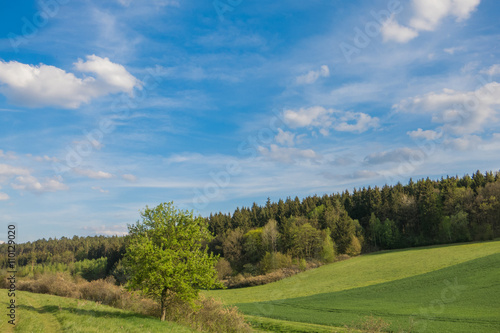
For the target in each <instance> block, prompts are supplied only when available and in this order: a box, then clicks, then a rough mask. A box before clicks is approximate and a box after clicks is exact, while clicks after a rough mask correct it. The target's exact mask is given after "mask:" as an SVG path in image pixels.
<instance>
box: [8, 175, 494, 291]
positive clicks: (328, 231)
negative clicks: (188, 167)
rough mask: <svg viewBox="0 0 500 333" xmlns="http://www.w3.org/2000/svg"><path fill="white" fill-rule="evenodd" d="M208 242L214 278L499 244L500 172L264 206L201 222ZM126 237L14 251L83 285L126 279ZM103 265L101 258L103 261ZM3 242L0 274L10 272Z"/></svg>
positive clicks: (21, 259) (21, 262) (54, 242)
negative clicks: (215, 257)
mask: <svg viewBox="0 0 500 333" xmlns="http://www.w3.org/2000/svg"><path fill="white" fill-rule="evenodd" d="M206 222H207V223H208V225H209V229H210V231H211V232H212V233H213V235H214V236H215V237H214V239H213V240H212V241H211V242H210V243H209V244H207V245H208V247H209V250H210V251H212V252H213V253H215V254H219V255H220V256H221V257H222V258H223V259H221V260H220V262H219V264H218V267H217V268H218V270H219V272H220V273H221V274H220V277H221V278H226V277H228V276H230V275H235V273H247V274H252V275H257V274H264V273H268V272H271V271H273V270H276V269H279V268H287V267H299V266H300V267H305V266H306V264H307V262H317V263H328V262H332V261H334V260H335V258H336V256H338V255H341V254H348V255H351V256H352V255H357V254H359V253H361V252H372V251H377V250H381V249H395V248H406V247H413V246H422V245H432V244H443V243H453V242H465V241H472V240H488V239H493V238H496V237H499V236H500V173H498V172H496V173H493V172H486V173H485V174H482V173H481V172H479V171H477V172H476V173H475V174H473V175H472V177H471V176H469V175H465V176H463V177H458V176H456V177H446V178H441V179H440V180H431V179H429V178H427V179H421V180H418V181H417V182H414V181H413V180H410V181H409V183H408V184H406V185H402V184H400V183H398V184H396V185H394V186H388V185H385V186H383V187H382V188H379V187H373V188H372V187H368V188H360V189H355V190H354V191H353V192H352V193H350V192H349V191H344V192H343V193H335V194H331V195H324V196H321V197H320V196H316V195H315V196H309V197H306V198H304V199H303V200H300V199H299V198H298V197H295V198H294V199H292V198H290V197H289V198H286V200H279V201H278V202H271V200H269V199H268V200H267V202H266V204H265V205H264V206H259V205H257V204H256V203H254V204H253V205H252V207H242V208H237V209H236V210H235V211H234V212H233V213H232V214H230V213H227V214H224V213H216V214H211V215H210V216H209V217H207V218H206ZM127 242H128V237H117V236H114V237H105V236H95V237H78V236H74V237H73V238H66V237H62V238H61V239H48V240H46V239H41V240H37V241H35V242H28V243H24V244H18V245H17V246H16V252H17V260H18V266H24V267H25V269H24V270H25V271H26V272H25V273H27V272H31V273H32V274H34V273H36V272H37V271H45V270H48V271H51V270H59V271H60V270H63V271H68V272H71V273H72V274H79V275H81V276H83V277H85V278H87V279H88V280H92V279H95V278H102V277H103V276H109V275H113V276H114V277H115V278H116V280H118V281H119V282H121V283H123V282H125V280H126V278H127V276H126V272H125V270H124V267H123V265H122V261H121V260H122V258H123V255H124V254H125V251H126V247H127ZM101 258H105V260H104V259H101ZM7 264H8V262H7V244H1V245H0V268H2V269H6V268H7Z"/></svg>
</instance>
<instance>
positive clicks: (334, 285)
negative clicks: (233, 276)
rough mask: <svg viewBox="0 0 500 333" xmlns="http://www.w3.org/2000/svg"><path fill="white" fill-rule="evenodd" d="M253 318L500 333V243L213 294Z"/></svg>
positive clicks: (385, 258) (430, 250) (399, 256)
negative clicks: (375, 320)
mask: <svg viewBox="0 0 500 333" xmlns="http://www.w3.org/2000/svg"><path fill="white" fill-rule="evenodd" d="M209 294H210V295H211V296H214V297H220V298H222V299H223V300H225V301H226V302H228V303H232V304H236V305H237V306H238V307H239V308H240V309H241V310H242V311H243V312H244V313H246V314H247V315H252V316H260V317H268V318H275V319H278V320H290V321H294V322H304V323H313V324H320V325H331V326H336V327H339V326H340V327H342V326H343V325H350V324H352V323H353V322H359V321H360V320H362V319H363V318H364V317H367V316H371V315H373V316H375V317H380V318H382V319H383V320H385V321H388V322H390V323H391V324H392V326H391V328H392V329H394V330H409V329H412V331H417V332H418V331H426V332H444V331H446V332H499V331H500V300H499V298H498V295H499V294H500V241H494V242H484V243H474V244H461V245H448V246H434V247H426V248H418V249H408V250H400V251H386V252H382V253H376V254H370V255H364V256H360V257H357V258H353V259H350V260H348V261H344V262H338V263H334V264H331V265H326V266H323V267H320V268H319V269H316V270H312V271H308V272H305V273H303V274H299V275H297V276H294V277H292V278H289V279H286V280H282V281H279V282H276V283H272V284H269V285H265V286H258V287H252V288H245V289H236V290H223V291H213V292H210V293H209Z"/></svg>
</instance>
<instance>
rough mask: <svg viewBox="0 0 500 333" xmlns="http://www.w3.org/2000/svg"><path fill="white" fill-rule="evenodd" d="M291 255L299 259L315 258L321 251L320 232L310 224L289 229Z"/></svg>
mask: <svg viewBox="0 0 500 333" xmlns="http://www.w3.org/2000/svg"><path fill="white" fill-rule="evenodd" d="M291 234H292V239H293V245H292V251H293V254H294V255H295V256H297V257H300V258H315V257H316V256H317V255H318V254H319V252H320V251H321V231H319V230H318V229H316V228H314V227H313V226H312V225H311V224H310V223H305V224H302V225H300V226H297V225H295V226H294V227H293V228H292V229H291Z"/></svg>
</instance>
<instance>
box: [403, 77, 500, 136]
mask: <svg viewBox="0 0 500 333" xmlns="http://www.w3.org/2000/svg"><path fill="white" fill-rule="evenodd" d="M499 105H500V84H499V83H498V82H490V83H487V84H485V85H484V86H482V87H479V88H478V89H477V90H475V91H455V90H451V89H443V91H442V92H439V93H436V92H431V93H428V94H426V95H423V96H416V97H412V98H409V99H405V100H403V101H401V102H400V103H399V104H396V105H395V106H394V108H395V109H396V110H398V111H400V112H411V113H429V114H431V115H432V120H433V121H434V122H437V123H442V124H444V126H443V129H444V130H448V131H450V132H452V133H454V134H459V135H465V134H472V133H475V132H480V131H482V130H483V129H484V128H485V127H486V126H488V125H492V124H494V123H496V122H497V121H498V119H497V114H498V110H497V109H498V106H499Z"/></svg>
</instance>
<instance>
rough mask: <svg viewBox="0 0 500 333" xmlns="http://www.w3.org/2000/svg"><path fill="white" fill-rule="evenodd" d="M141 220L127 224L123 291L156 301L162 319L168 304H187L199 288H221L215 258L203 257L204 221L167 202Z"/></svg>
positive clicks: (149, 210)
mask: <svg viewBox="0 0 500 333" xmlns="http://www.w3.org/2000/svg"><path fill="white" fill-rule="evenodd" d="M141 217H142V222H140V221H138V222H137V224H135V225H129V226H128V229H129V234H130V243H129V246H128V248H127V252H126V254H125V262H126V265H127V266H128V269H129V272H130V274H131V276H130V280H129V281H128V287H129V288H130V289H139V290H142V291H143V293H145V294H146V295H148V296H150V297H152V298H153V299H155V300H157V301H159V302H160V305H161V317H160V318H161V320H162V321H164V320H165V317H166V313H167V307H168V305H169V304H171V302H173V301H176V300H180V301H184V302H192V301H193V300H194V299H196V298H197V296H198V290H199V289H209V288H212V287H214V286H220V285H219V282H218V280H217V271H216V270H215V264H216V263H217V259H218V258H217V257H216V256H213V255H212V254H209V253H207V246H206V244H207V243H208V242H209V241H210V240H211V239H212V235H211V234H210V232H209V231H208V228H207V225H206V223H205V221H204V220H203V219H202V218H201V217H198V218H195V217H193V213H192V212H188V211H182V210H178V209H176V208H175V207H174V205H173V203H172V202H169V203H162V204H160V205H158V206H156V207H155V208H148V207H147V206H146V209H145V210H144V211H143V212H141Z"/></svg>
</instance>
